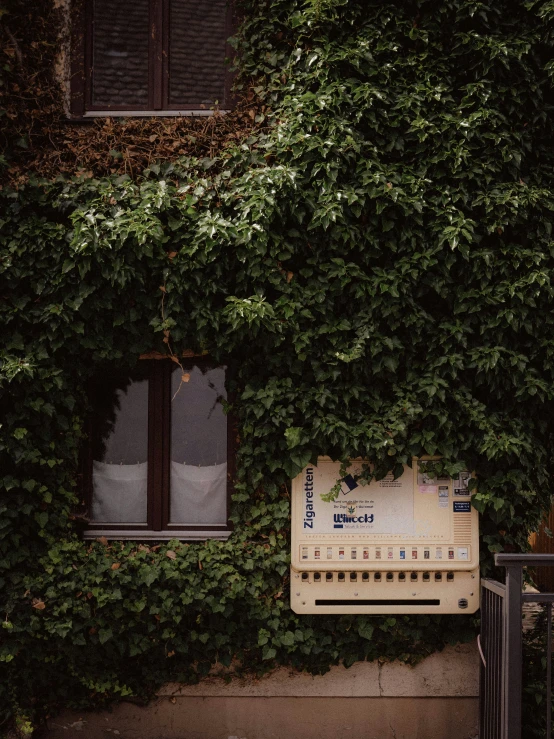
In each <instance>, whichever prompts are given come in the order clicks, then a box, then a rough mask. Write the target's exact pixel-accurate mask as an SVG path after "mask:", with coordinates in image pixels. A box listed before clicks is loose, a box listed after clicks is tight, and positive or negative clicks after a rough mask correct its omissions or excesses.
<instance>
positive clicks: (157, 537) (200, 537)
mask: <svg viewBox="0 0 554 739" xmlns="http://www.w3.org/2000/svg"><path fill="white" fill-rule="evenodd" d="M232 533H233V532H232V531H231V530H230V529H226V530H220V531H217V530H216V531H214V530H211V531H206V530H204V531H201V530H198V531H144V529H135V530H132V529H109V530H108V529H105V530H102V529H87V530H86V531H84V532H83V539H88V540H91V539H98V538H99V537H101V536H103V537H105V538H106V539H115V540H116V541H127V540H132V541H170V540H171V539H179V540H181V541H205V540H206V539H219V540H222V541H225V540H227V539H228V538H229V537H230V536H231V534H232Z"/></svg>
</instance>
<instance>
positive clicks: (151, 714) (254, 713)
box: [40, 644, 479, 739]
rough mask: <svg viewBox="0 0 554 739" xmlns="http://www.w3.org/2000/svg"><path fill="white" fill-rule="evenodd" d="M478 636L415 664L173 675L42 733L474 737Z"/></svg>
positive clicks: (203, 738)
mask: <svg viewBox="0 0 554 739" xmlns="http://www.w3.org/2000/svg"><path fill="white" fill-rule="evenodd" d="M478 669H479V662H478V655H477V650H476V647H475V645H473V644H472V645H459V646H456V647H449V648H447V649H445V650H444V651H443V652H442V653H440V654H434V655H432V656H431V657H428V658H427V659H426V660H424V661H423V662H422V663H420V664H419V665H417V666H416V667H414V668H412V667H408V666H406V665H403V664H400V663H398V662H395V663H390V664H389V663H387V664H383V665H379V664H377V663H368V662H360V663H357V664H355V665H353V666H352V667H351V668H349V669H345V668H344V667H333V668H332V669H331V671H330V672H328V673H327V674H326V675H321V676H315V677H312V676H311V675H305V674H302V673H297V672H291V671H289V670H286V669H283V668H281V669H279V670H276V671H275V672H273V673H272V674H271V675H267V676H265V677H263V678H261V679H259V680H254V679H248V680H246V679H236V678H235V679H232V680H231V681H230V682H225V680H224V678H223V677H218V676H212V677H209V678H207V679H206V680H204V681H202V683H200V684H199V685H190V686H186V685H185V686H183V685H177V684H167V685H165V686H163V688H162V689H161V690H160V691H159V692H158V696H157V698H156V699H155V700H154V701H152V702H151V703H150V704H149V705H148V706H146V707H140V706H136V705H134V704H131V703H122V704H120V705H119V706H117V707H116V708H115V709H114V710H113V712H111V713H110V712H101V713H76V712H71V711H67V712H64V713H63V714H61V715H60V716H58V717H56V718H54V719H52V720H51V721H50V722H49V725H48V728H47V729H46V730H44V731H43V732H41V734H40V737H42V739H61V737H64V738H65V739H73V738H74V737H75V739H85V738H86V739H100V738H102V739H107V737H110V736H113V737H120V739H312V738H313V739H337V737H340V739H389V738H390V739H474V738H475V737H477V734H478V730H477V723H478V715H477V712H478V698H477V696H478Z"/></svg>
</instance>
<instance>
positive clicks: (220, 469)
mask: <svg viewBox="0 0 554 739" xmlns="http://www.w3.org/2000/svg"><path fill="white" fill-rule="evenodd" d="M170 511H171V523H206V524H207V523H226V521H227V463H226V462H224V463H223V464H213V465H209V466H207V467H195V466H194V465H190V464H179V463H178V462H171V501H170Z"/></svg>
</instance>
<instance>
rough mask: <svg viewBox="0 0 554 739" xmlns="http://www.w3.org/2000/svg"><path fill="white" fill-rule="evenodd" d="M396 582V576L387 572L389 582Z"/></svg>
mask: <svg viewBox="0 0 554 739" xmlns="http://www.w3.org/2000/svg"><path fill="white" fill-rule="evenodd" d="M393 580H394V575H393V574H392V572H387V582H392V581H393Z"/></svg>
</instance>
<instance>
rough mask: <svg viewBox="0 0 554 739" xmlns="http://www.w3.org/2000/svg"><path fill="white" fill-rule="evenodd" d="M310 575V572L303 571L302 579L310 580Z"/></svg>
mask: <svg viewBox="0 0 554 739" xmlns="http://www.w3.org/2000/svg"><path fill="white" fill-rule="evenodd" d="M309 577H310V576H309V575H308V573H307V572H303V573H302V580H304V581H306V580H308V578H309Z"/></svg>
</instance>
